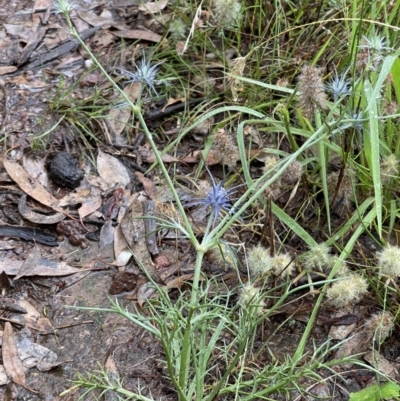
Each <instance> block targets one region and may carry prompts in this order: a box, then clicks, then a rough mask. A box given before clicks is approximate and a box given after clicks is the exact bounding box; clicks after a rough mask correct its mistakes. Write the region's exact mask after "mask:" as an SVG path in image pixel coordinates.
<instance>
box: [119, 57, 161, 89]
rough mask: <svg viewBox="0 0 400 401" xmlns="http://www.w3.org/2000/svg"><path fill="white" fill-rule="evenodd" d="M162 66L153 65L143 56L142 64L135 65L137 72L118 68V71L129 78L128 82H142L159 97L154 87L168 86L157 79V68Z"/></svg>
mask: <svg viewBox="0 0 400 401" xmlns="http://www.w3.org/2000/svg"><path fill="white" fill-rule="evenodd" d="M160 64H162V63H157V64H155V65H151V61H150V60H148V61H146V58H145V56H144V54H143V58H142V60H141V62H140V64H135V66H136V72H130V71H127V70H124V69H123V68H118V71H120V72H121V73H122V75H125V76H126V77H127V78H129V81H128V82H140V83H141V84H143V85H147V86H148V87H149V88H150V89H151V90H152V91H153V92H154V93H155V94H156V95H158V94H157V91H156V88H155V87H154V85H160V84H165V85H168V83H167V82H165V81H163V80H160V79H156V74H157V67H158V66H159V65H160Z"/></svg>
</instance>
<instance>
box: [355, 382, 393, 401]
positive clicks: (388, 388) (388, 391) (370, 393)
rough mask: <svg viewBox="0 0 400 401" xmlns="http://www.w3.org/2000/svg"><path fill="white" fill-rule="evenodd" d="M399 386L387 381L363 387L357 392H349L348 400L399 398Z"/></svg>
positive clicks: (378, 400) (364, 400)
mask: <svg viewBox="0 0 400 401" xmlns="http://www.w3.org/2000/svg"><path fill="white" fill-rule="evenodd" d="M399 392H400V386H399V385H398V384H396V383H394V382H387V383H385V384H384V385H382V386H381V385H380V384H379V383H377V384H374V385H373V386H369V387H366V388H364V389H363V390H361V391H358V392H357V393H351V394H350V398H349V401H380V400H388V399H390V398H395V399H396V400H398V399H400V398H399Z"/></svg>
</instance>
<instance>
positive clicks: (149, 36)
mask: <svg viewBox="0 0 400 401" xmlns="http://www.w3.org/2000/svg"><path fill="white" fill-rule="evenodd" d="M113 35H115V36H118V37H119V38H124V39H135V40H147V41H149V42H155V43H158V42H160V41H161V39H162V36H161V35H158V34H157V33H154V32H151V31H142V30H139V29H127V30H125V31H116V32H113Z"/></svg>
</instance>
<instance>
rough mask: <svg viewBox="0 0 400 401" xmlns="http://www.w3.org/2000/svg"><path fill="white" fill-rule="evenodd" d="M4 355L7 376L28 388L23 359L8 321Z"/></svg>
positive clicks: (3, 346)
mask: <svg viewBox="0 0 400 401" xmlns="http://www.w3.org/2000/svg"><path fill="white" fill-rule="evenodd" d="M2 357H3V364H4V369H5V371H6V373H7V376H8V377H9V378H10V379H11V380H12V381H13V382H14V383H17V384H20V385H21V386H23V387H24V388H27V387H26V377H25V370H24V366H23V365H22V362H21V359H19V356H18V350H17V346H16V344H15V339H14V331H13V328H12V326H11V323H9V322H6V323H5V325H4V333H3V345H2ZM28 390H29V389H28Z"/></svg>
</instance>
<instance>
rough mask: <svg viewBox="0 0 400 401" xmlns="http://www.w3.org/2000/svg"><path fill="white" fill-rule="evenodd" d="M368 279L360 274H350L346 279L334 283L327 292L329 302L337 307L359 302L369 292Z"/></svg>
mask: <svg viewBox="0 0 400 401" xmlns="http://www.w3.org/2000/svg"><path fill="white" fill-rule="evenodd" d="M367 289H368V284H367V281H366V280H365V279H364V278H362V277H361V276H359V275H358V274H355V273H353V274H350V275H349V276H348V277H347V278H346V279H343V280H341V281H337V282H335V283H333V284H332V286H331V287H330V288H329V289H328V291H327V293H326V297H327V298H328V302H329V303H330V304H332V305H334V306H335V307H337V308H342V307H344V306H346V305H348V304H350V303H354V302H357V301H358V300H360V299H361V297H362V296H363V295H364V294H365V293H366V292H367Z"/></svg>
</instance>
